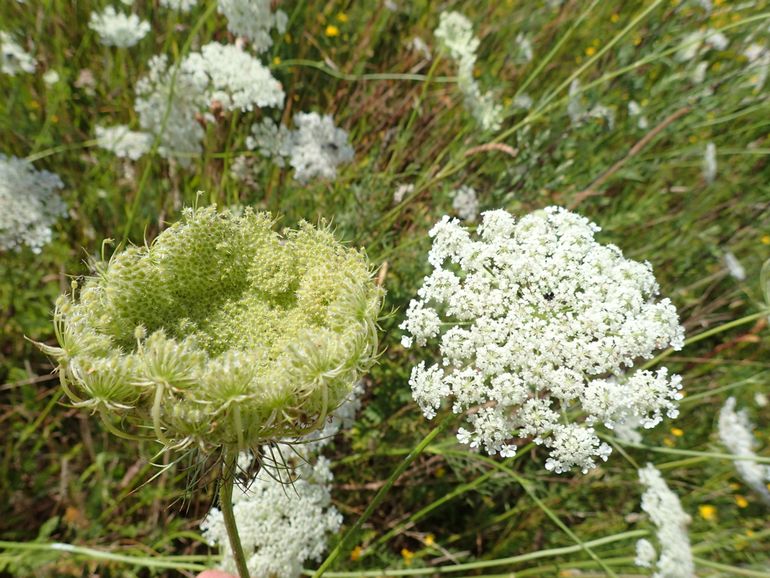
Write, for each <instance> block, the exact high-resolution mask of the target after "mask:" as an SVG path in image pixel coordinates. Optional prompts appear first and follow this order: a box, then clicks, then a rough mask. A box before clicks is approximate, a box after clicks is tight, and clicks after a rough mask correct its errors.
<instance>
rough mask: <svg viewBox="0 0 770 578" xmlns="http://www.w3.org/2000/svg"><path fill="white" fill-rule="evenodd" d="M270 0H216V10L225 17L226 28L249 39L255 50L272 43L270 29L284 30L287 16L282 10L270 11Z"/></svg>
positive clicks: (282, 31)
mask: <svg viewBox="0 0 770 578" xmlns="http://www.w3.org/2000/svg"><path fill="white" fill-rule="evenodd" d="M271 4H272V2H271V0H217V10H218V11H219V13H220V14H224V16H225V18H227V29H228V30H229V31H230V32H232V33H233V34H235V35H237V36H244V37H246V38H248V39H249V41H251V45H252V46H253V47H254V50H255V51H256V52H264V51H266V50H267V49H268V48H270V47H271V46H272V45H273V39H272V38H271V37H270V30H271V29H272V28H275V29H276V30H277V31H278V32H279V33H280V34H283V33H284V32H286V24H287V22H288V17H287V16H286V13H285V12H283V11H282V10H277V11H276V12H275V13H273V12H272V11H271V9H270V8H271Z"/></svg>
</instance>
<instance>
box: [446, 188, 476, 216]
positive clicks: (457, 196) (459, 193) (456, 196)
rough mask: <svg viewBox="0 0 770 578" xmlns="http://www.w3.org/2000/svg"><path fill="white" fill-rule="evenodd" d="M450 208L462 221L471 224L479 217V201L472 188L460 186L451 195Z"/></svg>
mask: <svg viewBox="0 0 770 578" xmlns="http://www.w3.org/2000/svg"><path fill="white" fill-rule="evenodd" d="M452 208H453V209H454V210H455V212H456V213H457V216H458V217H460V218H461V219H462V220H463V221H468V222H469V223H472V222H474V221H475V220H476V218H477V217H478V216H479V200H478V198H477V197H476V191H475V190H474V189H473V187H467V186H462V187H460V188H459V189H457V190H455V191H454V192H453V193H452Z"/></svg>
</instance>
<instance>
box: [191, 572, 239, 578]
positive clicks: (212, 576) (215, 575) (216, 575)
mask: <svg viewBox="0 0 770 578" xmlns="http://www.w3.org/2000/svg"><path fill="white" fill-rule="evenodd" d="M198 578H237V577H236V576H233V575H232V574H228V573H227V572H222V571H221V570H206V571H205V572H201V573H200V574H198Z"/></svg>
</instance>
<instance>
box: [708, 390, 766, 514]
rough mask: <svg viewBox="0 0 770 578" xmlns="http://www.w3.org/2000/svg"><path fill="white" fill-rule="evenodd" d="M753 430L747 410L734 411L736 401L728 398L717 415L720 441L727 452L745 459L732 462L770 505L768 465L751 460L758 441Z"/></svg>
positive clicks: (754, 455)
mask: <svg viewBox="0 0 770 578" xmlns="http://www.w3.org/2000/svg"><path fill="white" fill-rule="evenodd" d="M753 429H754V426H753V424H752V423H751V422H750V421H749V416H748V415H747V414H746V410H745V409H742V410H740V411H736V410H735V398H734V397H731V398H729V399H728V400H727V401H726V402H725V405H724V406H723V407H722V410H721V411H720V412H719V439H721V440H722V443H723V444H724V445H725V447H726V448H727V449H728V450H730V453H732V454H734V455H736V456H742V457H744V458H747V459H742V460H735V461H734V462H733V463H734V464H735V469H736V470H738V474H739V475H740V476H741V478H742V479H743V481H744V482H746V485H747V486H749V487H750V488H751V489H752V490H754V491H755V492H756V493H757V494H759V495H760V496H761V497H762V500H764V501H765V502H766V503H767V504H769V505H770V491H769V490H768V488H767V486H766V485H765V484H766V483H767V482H770V466H766V465H762V464H758V463H757V462H756V461H755V459H754V458H756V457H757V454H755V453H754V448H755V447H756V446H757V441H756V439H755V438H754V433H753Z"/></svg>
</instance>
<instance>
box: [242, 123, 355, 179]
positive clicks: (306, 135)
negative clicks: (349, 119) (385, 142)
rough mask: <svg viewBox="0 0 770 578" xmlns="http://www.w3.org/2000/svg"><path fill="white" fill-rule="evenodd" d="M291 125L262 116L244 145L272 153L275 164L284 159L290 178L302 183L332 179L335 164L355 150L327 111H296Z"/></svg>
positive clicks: (351, 157)
mask: <svg viewBox="0 0 770 578" xmlns="http://www.w3.org/2000/svg"><path fill="white" fill-rule="evenodd" d="M294 126H295V127H296V128H295V129H294V130H289V129H287V128H286V127H284V126H282V125H280V126H279V125H277V124H276V123H275V122H274V121H272V120H271V119H265V120H263V121H262V122H261V123H256V124H254V125H253V126H252V128H251V136H250V137H249V139H248V140H247V141H246V146H247V147H248V148H250V149H258V150H259V151H260V153H261V154H263V155H264V156H269V157H272V158H273V159H274V160H275V162H276V164H278V165H279V166H284V164H285V162H286V160H288V164H289V165H291V167H292V168H293V169H294V178H295V179H297V180H298V181H300V182H303V183H305V182H308V181H309V180H311V179H313V178H322V179H333V178H335V177H336V176H337V167H338V166H339V165H341V164H343V163H346V162H350V161H351V160H353V156H354V155H355V151H354V150H353V147H351V146H350V144H348V133H347V132H346V131H345V130H343V129H341V128H337V127H336V126H335V125H334V119H333V118H332V117H331V115H328V114H326V115H323V116H321V115H319V114H318V113H317V112H299V113H297V114H295V115H294Z"/></svg>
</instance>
